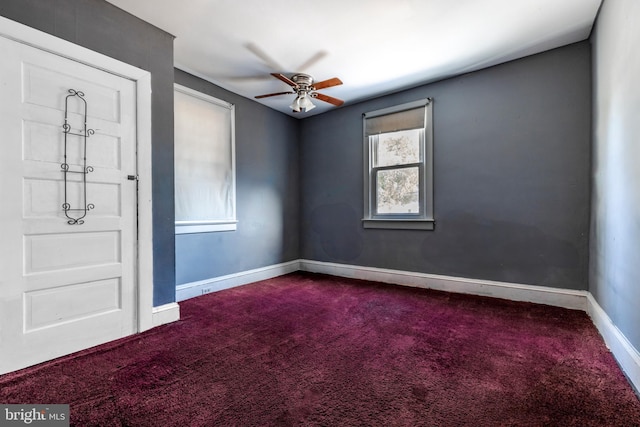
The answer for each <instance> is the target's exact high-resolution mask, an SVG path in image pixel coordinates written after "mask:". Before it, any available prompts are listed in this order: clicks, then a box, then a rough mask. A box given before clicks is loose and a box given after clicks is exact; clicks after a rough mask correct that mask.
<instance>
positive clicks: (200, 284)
mask: <svg viewBox="0 0 640 427" xmlns="http://www.w3.org/2000/svg"><path fill="white" fill-rule="evenodd" d="M298 270H300V261H298V260H295V261H289V262H285V263H282V264H274V265H270V266H267V267H261V268H256V269H253V270H247V271H242V272H239V273H234V274H229V275H226V276H220V277H215V278H212V279H206V280H199V281H197V282H190V283H185V284H182V285H178V286H176V301H184V300H186V299H189V298H193V297H197V296H200V295H204V294H208V293H210V292H216V291H221V290H223V289H229V288H234V287H236V286H241V285H246V284H248V283H253V282H257V281H260V280H266V279H271V278H273V277H277V276H282V275H283V274H288V273H293V272H294V271H298Z"/></svg>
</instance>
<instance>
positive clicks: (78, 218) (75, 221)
mask: <svg viewBox="0 0 640 427" xmlns="http://www.w3.org/2000/svg"><path fill="white" fill-rule="evenodd" d="M68 92H69V95H67V96H66V97H65V99H64V124H63V125H62V133H63V134H64V163H62V164H61V165H60V167H61V168H62V173H63V174H64V203H63V204H62V210H63V211H64V214H65V215H66V217H67V218H68V221H67V223H68V224H70V225H82V224H84V219H83V218H84V217H85V216H87V212H89V211H90V210H91V209H93V208H94V207H95V206H94V205H93V204H92V203H87V174H88V173H89V172H93V167H92V166H87V138H88V137H90V136H91V135H93V134H94V133H95V131H94V130H93V129H87V101H86V100H85V99H84V93H82V92H80V91H78V90H75V89H69V91H68ZM70 98H78V99H79V100H80V101H82V106H83V107H84V112H83V115H82V121H83V123H82V129H81V130H80V132H72V131H71V125H70V124H69V99H70ZM70 135H71V136H75V137H79V138H82V139H81V142H80V144H81V147H82V169H80V170H73V169H72V168H71V167H70V166H69V163H67V147H68V138H69V136H70ZM72 173H76V174H82V181H81V185H82V188H81V191H80V193H81V197H82V200H81V207H76V208H72V207H71V204H70V203H69V200H68V194H69V191H68V186H69V180H68V178H69V174H72Z"/></svg>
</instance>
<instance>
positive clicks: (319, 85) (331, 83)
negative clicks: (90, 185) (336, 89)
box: [313, 77, 342, 90]
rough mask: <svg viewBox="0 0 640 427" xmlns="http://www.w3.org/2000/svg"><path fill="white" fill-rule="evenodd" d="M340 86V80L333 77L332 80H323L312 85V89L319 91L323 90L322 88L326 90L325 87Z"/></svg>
mask: <svg viewBox="0 0 640 427" xmlns="http://www.w3.org/2000/svg"><path fill="white" fill-rule="evenodd" d="M341 84H342V80H340V79H339V78H337V77H334V78H332V79H328V80H323V81H321V82H318V83H314V84H313V87H314V88H315V89H316V90H319V89H324V88H326V87H332V86H338V85H341Z"/></svg>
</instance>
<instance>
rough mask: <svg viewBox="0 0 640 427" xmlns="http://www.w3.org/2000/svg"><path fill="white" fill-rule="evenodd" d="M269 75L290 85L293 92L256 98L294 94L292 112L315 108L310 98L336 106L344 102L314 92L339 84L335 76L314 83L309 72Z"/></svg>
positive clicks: (339, 81)
mask: <svg viewBox="0 0 640 427" xmlns="http://www.w3.org/2000/svg"><path fill="white" fill-rule="evenodd" d="M271 75H272V76H273V77H275V78H276V79H279V80H281V81H283V82H285V83H286V84H288V85H289V86H291V87H292V88H293V92H291V91H290V92H276V93H268V94H266V95H258V96H256V99H260V98H267V97H269V96H278V95H290V94H296V99H295V100H294V101H293V103H292V104H291V106H290V107H291V109H293V112H294V113H300V112H303V113H304V112H306V111H309V110H312V109H314V108H316V106H315V105H313V103H312V102H311V99H310V98H318V99H319V100H320V101H324V102H328V103H329V104H332V105H335V106H336V107H339V106H341V105H342V104H344V101H343V100H341V99H338V98H334V97H332V96H329V95H325V94H322V93H319V92H316V91H317V90H319V89H324V88H328V87H332V86H338V85H341V84H342V81H341V80H340V79H339V78H337V77H334V78H332V79H328V80H323V81H321V82H317V83H314V81H313V77H311V76H310V75H309V74H303V73H298V74H294V75H293V76H291V78H289V77H287V76H285V75H284V74H280V73H271Z"/></svg>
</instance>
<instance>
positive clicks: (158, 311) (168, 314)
mask: <svg viewBox="0 0 640 427" xmlns="http://www.w3.org/2000/svg"><path fill="white" fill-rule="evenodd" d="M152 317H153V326H154V327H156V326H160V325H164V324H165V323H171V322H175V321H177V320H180V306H179V305H178V303H177V302H171V303H169V304H165V305H160V306H158V307H153V315H152Z"/></svg>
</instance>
